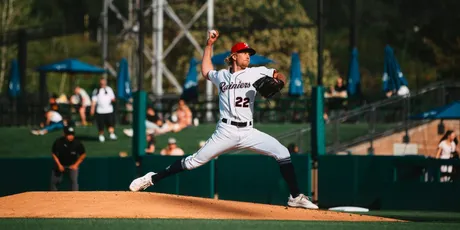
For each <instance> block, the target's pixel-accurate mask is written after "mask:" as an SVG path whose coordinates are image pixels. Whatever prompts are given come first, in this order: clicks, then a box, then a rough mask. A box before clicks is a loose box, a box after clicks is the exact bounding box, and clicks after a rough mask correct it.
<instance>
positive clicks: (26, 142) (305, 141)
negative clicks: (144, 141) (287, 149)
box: [0, 123, 392, 158]
mask: <svg viewBox="0 0 460 230" xmlns="http://www.w3.org/2000/svg"><path fill="white" fill-rule="evenodd" d="M391 126H392V124H377V125H376V131H377V132H379V131H384V130H386V129H388V128H389V127H391ZM215 127H216V125H215V124H202V125H200V126H198V127H191V128H188V129H185V130H183V131H181V132H179V133H167V134H164V135H161V136H158V137H157V146H156V147H157V150H156V152H157V153H159V151H160V150H161V148H164V147H165V146H166V145H167V140H168V138H169V137H174V138H176V139H177V142H178V145H179V146H180V147H181V148H182V149H183V150H184V151H185V153H186V154H192V153H194V152H195V151H196V150H197V149H198V145H199V142H200V141H206V140H207V139H208V138H209V137H210V136H211V134H212V133H213V132H214V130H215ZM255 127H256V128H257V129H259V130H261V131H263V132H266V133H268V134H270V135H272V136H275V137H277V136H278V135H280V134H283V133H287V132H290V131H293V130H298V129H300V128H308V127H309V124H256V125H255ZM124 128H129V127H128V126H120V127H117V128H116V133H117V135H118V140H117V141H110V140H107V141H106V142H105V143H99V141H98V140H97V130H96V127H94V126H90V127H77V129H76V135H77V137H78V138H79V139H80V140H82V141H83V143H84V144H85V146H86V149H87V152H88V156H89V157H92V156H97V157H104V156H118V154H119V152H128V153H130V152H131V148H132V145H131V141H132V139H131V138H130V137H127V136H125V135H124V134H123V129H124ZM368 130H369V127H368V125H367V124H365V123H361V124H340V125H339V127H338V135H339V136H338V139H339V141H340V142H347V141H350V140H352V139H354V138H357V137H360V136H363V135H367V134H368ZM335 133H336V130H335V128H334V126H333V124H328V125H326V145H331V144H333V142H334V140H335V139H334V134H335ZM60 135H62V132H61V131H56V132H52V133H49V134H47V135H45V136H34V135H32V134H30V129H29V128H25V127H2V128H0V158H1V157H43V156H49V154H50V151H51V145H52V143H53V141H54V140H55V139H56V138H57V137H59V136H60ZM278 140H279V141H280V142H281V143H282V144H283V145H285V146H287V145H288V144H290V143H297V144H298V145H299V146H300V148H301V151H303V152H309V151H310V132H309V131H308V132H305V133H303V134H301V135H295V134H293V135H290V136H286V137H283V138H278Z"/></svg>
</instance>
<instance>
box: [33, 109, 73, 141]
mask: <svg viewBox="0 0 460 230" xmlns="http://www.w3.org/2000/svg"><path fill="white" fill-rule="evenodd" d="M45 117H46V121H45V123H41V124H40V129H38V130H32V131H31V132H32V134H34V135H45V134H47V133H49V132H51V131H55V130H61V129H63V128H64V126H65V123H66V122H65V121H64V119H63V118H62V116H61V114H59V112H57V111H54V110H48V111H47V112H46V113H45Z"/></svg>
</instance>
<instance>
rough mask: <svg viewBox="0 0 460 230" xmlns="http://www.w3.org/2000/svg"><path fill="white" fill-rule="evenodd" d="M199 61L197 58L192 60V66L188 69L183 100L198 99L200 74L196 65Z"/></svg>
mask: <svg viewBox="0 0 460 230" xmlns="http://www.w3.org/2000/svg"><path fill="white" fill-rule="evenodd" d="M197 64H198V61H197V60H196V59H195V58H192V59H191V60H190V66H189V67H188V73H187V76H186V77H185V82H184V90H183V93H182V98H184V99H186V101H190V100H194V99H197V97H198V72H197V71H196V65H197Z"/></svg>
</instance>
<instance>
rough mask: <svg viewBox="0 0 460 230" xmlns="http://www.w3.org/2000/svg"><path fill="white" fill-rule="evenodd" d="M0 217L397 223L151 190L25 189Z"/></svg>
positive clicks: (0, 206) (1, 203)
mask: <svg viewBox="0 0 460 230" xmlns="http://www.w3.org/2000/svg"><path fill="white" fill-rule="evenodd" d="M0 217H2V218H5V217H8V218H10V217H11V218H12V217H26V218H167V219H171V218H180V219H241V220H324V221H398V220H394V219H388V218H382V217H374V216H366V215H360V214H350V213H341V212H332V211H325V210H305V209H299V208H288V207H284V206H276V205H266V204H255V203H247V202H236V201H224V200H213V199H205V198H197V197H188V196H178V195H169V194H159V193H148V192H138V193H133V192H25V193H20V194H16V195H11V196H5V197H0Z"/></svg>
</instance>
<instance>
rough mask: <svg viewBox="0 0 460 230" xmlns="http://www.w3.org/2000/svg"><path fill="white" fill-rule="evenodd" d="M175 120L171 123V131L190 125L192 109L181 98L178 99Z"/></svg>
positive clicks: (177, 130)
mask: <svg viewBox="0 0 460 230" xmlns="http://www.w3.org/2000/svg"><path fill="white" fill-rule="evenodd" d="M176 117H177V122H176V123H175V124H173V127H172V131H173V132H179V131H181V130H182V129H184V128H186V127H188V126H191V125H192V111H191V110H190V108H189V107H188V106H187V105H186V104H185V101H184V100H183V99H180V100H179V106H178V108H177V110H176Z"/></svg>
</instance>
